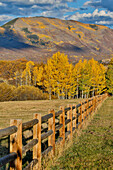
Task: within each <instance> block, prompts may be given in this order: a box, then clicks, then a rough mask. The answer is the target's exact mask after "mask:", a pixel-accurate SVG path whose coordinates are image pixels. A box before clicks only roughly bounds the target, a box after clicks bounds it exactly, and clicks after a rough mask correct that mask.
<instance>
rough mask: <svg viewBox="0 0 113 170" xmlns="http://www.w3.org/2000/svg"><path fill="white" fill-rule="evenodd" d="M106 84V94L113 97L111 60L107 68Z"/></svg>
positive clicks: (112, 63)
mask: <svg viewBox="0 0 113 170" xmlns="http://www.w3.org/2000/svg"><path fill="white" fill-rule="evenodd" d="M106 83H107V88H108V92H109V93H111V94H112V95H113V58H112V59H111V62H110V64H109V66H108V69H107V73H106Z"/></svg>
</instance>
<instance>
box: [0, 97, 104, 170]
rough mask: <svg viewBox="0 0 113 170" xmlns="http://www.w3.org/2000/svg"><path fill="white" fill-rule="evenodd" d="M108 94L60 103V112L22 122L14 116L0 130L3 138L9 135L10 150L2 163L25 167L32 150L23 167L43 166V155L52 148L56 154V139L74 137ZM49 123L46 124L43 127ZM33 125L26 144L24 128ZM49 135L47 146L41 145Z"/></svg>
mask: <svg viewBox="0 0 113 170" xmlns="http://www.w3.org/2000/svg"><path fill="white" fill-rule="evenodd" d="M106 98H107V94H103V95H99V96H95V97H92V98H90V99H87V100H85V101H83V102H80V103H79V104H77V105H75V104H73V105H68V107H67V108H64V107H63V106H62V107H60V110H59V111H58V112H55V110H54V109H53V110H49V113H48V114H47V115H45V116H41V114H38V113H36V114H34V117H33V120H31V121H28V122H25V123H22V120H21V119H16V120H14V119H13V120H11V121H10V127H8V128H5V129H1V130H0V138H4V137H6V136H10V153H9V154H8V155H6V156H4V157H2V158H0V167H2V166H4V165H6V164H7V163H9V164H10V170H13V169H16V170H22V160H23V156H24V155H25V154H26V153H27V151H29V150H32V161H31V162H30V163H29V164H28V165H27V166H26V167H25V168H24V170H28V169H41V158H42V157H43V156H45V155H47V154H48V153H49V152H50V151H51V153H52V154H53V156H54V155H55V147H56V144H57V143H60V144H61V145H65V140H66V138H68V139H69V140H71V139H72V137H73V132H75V131H76V130H77V129H79V128H82V125H83V124H84V122H86V121H87V119H88V117H90V116H91V115H92V113H93V112H94V111H95V110H96V108H97V107H98V105H99V104H100V103H102V102H103V100H105V99H106ZM43 124H46V127H43ZM29 128H33V129H32V131H33V136H32V139H31V140H30V142H28V143H27V144H26V145H23V143H22V136H23V135H22V134H23V131H25V130H27V129H29ZM46 139H47V142H48V144H47V147H46V149H45V150H44V148H43V149H42V144H43V142H45V140H46Z"/></svg>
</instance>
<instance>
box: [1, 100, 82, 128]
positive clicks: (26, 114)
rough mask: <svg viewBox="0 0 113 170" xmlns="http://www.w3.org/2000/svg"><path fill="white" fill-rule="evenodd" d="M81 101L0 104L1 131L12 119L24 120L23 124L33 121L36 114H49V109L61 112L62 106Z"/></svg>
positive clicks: (11, 102) (38, 101)
mask: <svg viewBox="0 0 113 170" xmlns="http://www.w3.org/2000/svg"><path fill="white" fill-rule="evenodd" d="M79 102H80V99H71V100H51V101H50V100H37V101H9V102H0V129H2V128H6V127H8V126H9V125H10V119H22V120H23V122H26V121H28V120H31V119H33V114H34V113H41V114H42V115H44V114H47V113H48V110H49V109H55V111H58V110H59V107H60V106H67V104H78V103H79Z"/></svg>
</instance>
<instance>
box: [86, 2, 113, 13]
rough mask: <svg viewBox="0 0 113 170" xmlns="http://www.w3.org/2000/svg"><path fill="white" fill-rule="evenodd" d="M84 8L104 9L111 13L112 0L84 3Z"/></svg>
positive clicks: (112, 9)
mask: <svg viewBox="0 0 113 170" xmlns="http://www.w3.org/2000/svg"><path fill="white" fill-rule="evenodd" d="M84 6H87V7H88V6H92V7H95V8H105V9H107V10H109V11H113V0H90V1H87V2H85V3H84Z"/></svg>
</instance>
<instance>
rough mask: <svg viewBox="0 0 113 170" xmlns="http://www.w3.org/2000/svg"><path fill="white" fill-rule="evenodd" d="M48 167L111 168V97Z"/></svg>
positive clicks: (112, 148)
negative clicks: (85, 127) (52, 164)
mask: <svg viewBox="0 0 113 170" xmlns="http://www.w3.org/2000/svg"><path fill="white" fill-rule="evenodd" d="M49 169H51V170H61V169H106V170H107V169H113V98H108V99H107V100H106V101H105V102H104V103H103V105H102V106H101V107H100V109H98V111H97V114H95V116H94V118H93V119H92V121H91V122H90V123H89V125H88V127H87V129H85V130H82V133H81V136H80V137H78V139H76V138H75V137H74V139H73V145H72V146H71V147H70V148H68V149H67V150H65V151H64V152H63V154H62V156H61V157H60V158H59V159H57V160H56V161H55V163H54V166H51V167H49Z"/></svg>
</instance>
